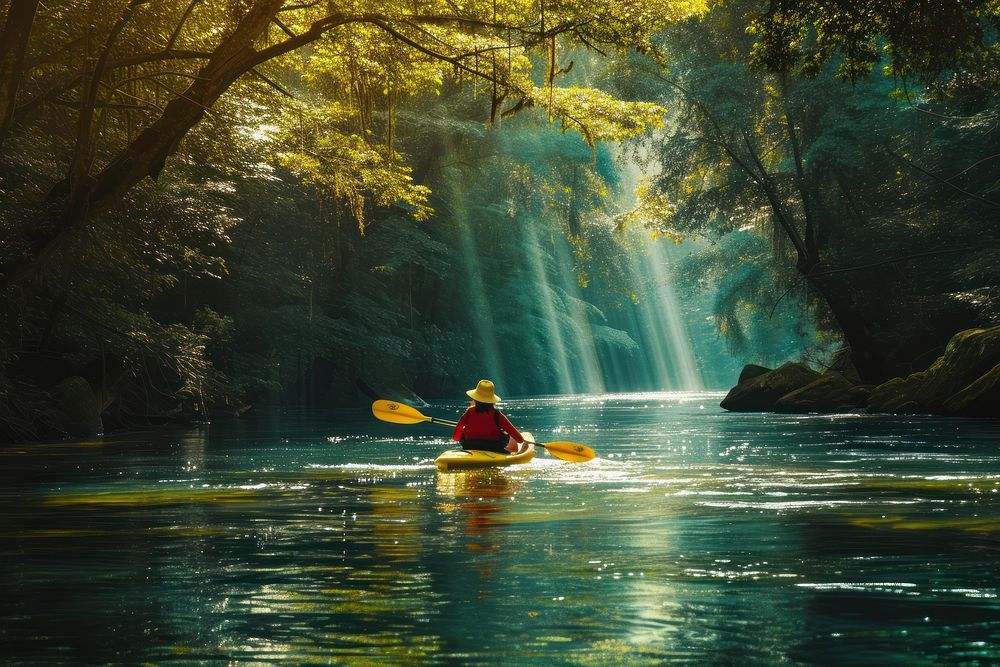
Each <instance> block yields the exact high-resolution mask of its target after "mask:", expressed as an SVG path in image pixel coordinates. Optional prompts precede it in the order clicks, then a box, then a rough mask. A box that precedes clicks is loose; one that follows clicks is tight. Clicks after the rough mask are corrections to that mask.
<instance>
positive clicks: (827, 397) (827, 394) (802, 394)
mask: <svg viewBox="0 0 1000 667" xmlns="http://www.w3.org/2000/svg"><path fill="white" fill-rule="evenodd" d="M854 389H855V387H854V385H853V384H851V383H850V382H849V381H848V380H847V378H845V377H844V376H843V375H841V374H840V373H834V372H829V373H824V374H823V375H821V376H820V377H819V378H817V379H816V380H814V381H813V382H810V383H809V384H807V385H806V386H804V387H801V388H799V389H796V390H795V391H792V392H790V393H787V394H785V395H784V396H782V397H781V398H779V399H778V400H777V402H775V404H774V411H775V412H842V411H844V410H851V409H854V408H857V407H860V406H862V405H864V404H865V398H866V396H865V395H863V394H859V393H858V392H853V390H854Z"/></svg>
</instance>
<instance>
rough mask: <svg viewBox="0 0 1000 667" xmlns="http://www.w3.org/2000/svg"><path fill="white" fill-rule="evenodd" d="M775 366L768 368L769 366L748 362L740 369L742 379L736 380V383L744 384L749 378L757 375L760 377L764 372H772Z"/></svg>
mask: <svg viewBox="0 0 1000 667" xmlns="http://www.w3.org/2000/svg"><path fill="white" fill-rule="evenodd" d="M773 370H774V369H773V368H768V367H767V366H758V365H757V364H747V365H746V366H744V367H743V370H742V371H740V379H739V380H737V381H736V384H743V383H744V382H746V381H747V380H752V379H754V378H755V377H759V376H761V375H763V374H764V373H770V372H771V371H773Z"/></svg>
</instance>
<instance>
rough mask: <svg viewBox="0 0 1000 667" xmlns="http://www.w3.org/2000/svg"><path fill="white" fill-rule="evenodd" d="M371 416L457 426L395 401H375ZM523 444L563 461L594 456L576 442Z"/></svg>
mask: <svg viewBox="0 0 1000 667" xmlns="http://www.w3.org/2000/svg"><path fill="white" fill-rule="evenodd" d="M372 414H373V415H375V417H376V418H378V419H381V420H382V421H387V422H392V423H394V424H421V423H423V422H430V423H432V424H440V425H441V426H447V427H449V428H454V427H455V426H458V422H454V421H451V420H450V419H438V418H437V417H428V416H427V415H425V414H422V413H421V412H420V411H419V410H417V409H416V408H413V407H410V406H409V405H406V404H404V403H399V402H397V401H386V400H382V399H379V400H377V401H375V402H374V403H372ZM525 442H527V443H528V444H531V445H535V446H536V447H542V448H543V449H545V451H547V452H548V453H549V454H552V456H555V457H556V458H559V459H562V460H563V461H574V462H581V461H589V460H591V459H592V458H594V456H595V452H594V450H593V449H591V448H590V447H587V446H586V445H581V444H579V443H577V442H550V443H543V442H533V441H531V440H525Z"/></svg>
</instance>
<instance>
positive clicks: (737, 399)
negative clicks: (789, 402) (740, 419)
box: [719, 362, 820, 412]
mask: <svg viewBox="0 0 1000 667" xmlns="http://www.w3.org/2000/svg"><path fill="white" fill-rule="evenodd" d="M819 377H820V374H819V373H817V372H816V371H814V370H813V369H811V368H809V367H808V366H806V365H805V364H801V363H797V362H788V363H786V364H783V365H781V366H779V367H778V368H775V369H774V370H773V371H769V372H767V373H763V374H762V375H758V376H756V377H753V378H751V379H749V380H747V381H745V382H741V383H740V384H738V385H736V386H735V387H733V388H732V389H730V390H729V393H728V394H726V397H725V398H724V399H722V403H720V404H719V405H721V406H722V407H723V408H725V409H726V410H733V411H735V412H759V411H764V410H772V409H773V408H774V404H775V403H776V402H777V401H778V399H779V398H781V397H782V396H784V395H785V394H790V393H791V392H793V391H795V390H796V389H799V388H801V387H804V386H806V385H807V384H809V383H811V382H814V381H816V380H818V379H819Z"/></svg>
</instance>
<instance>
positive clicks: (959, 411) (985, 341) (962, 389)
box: [720, 326, 1000, 418]
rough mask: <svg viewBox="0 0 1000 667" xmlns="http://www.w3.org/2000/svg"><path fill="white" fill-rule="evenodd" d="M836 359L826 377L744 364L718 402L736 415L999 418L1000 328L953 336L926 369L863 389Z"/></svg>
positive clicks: (842, 359)
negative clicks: (864, 412) (862, 412)
mask: <svg viewBox="0 0 1000 667" xmlns="http://www.w3.org/2000/svg"><path fill="white" fill-rule="evenodd" d="M846 357H847V355H838V358H836V359H835V360H834V363H833V364H831V368H829V369H827V370H826V371H825V372H822V373H821V372H819V371H816V370H814V369H812V368H810V367H808V366H807V365H805V364H803V363H798V362H789V363H786V364H784V365H782V366H780V367H778V368H775V369H770V368H765V367H763V366H756V365H753V364H751V365H748V366H746V367H745V368H744V369H743V372H742V373H741V374H740V378H739V380H738V382H737V384H736V386H735V387H733V388H732V389H731V390H730V391H729V393H728V394H727V395H726V397H725V398H724V399H723V400H722V402H721V403H720V405H721V406H722V407H723V408H725V409H726V410H731V411H734V412H761V411H762V412H768V411H771V412H786V413H807V412H843V411H851V410H867V411H868V412H873V413H888V414H904V415H905V414H933V415H943V416H949V417H994V418H1000V326H996V327H990V328H986V329H968V330H966V331H961V332H959V333H957V334H955V335H954V336H953V337H952V338H951V340H950V341H949V342H948V346H947V348H945V351H944V353H943V354H942V355H941V356H940V357H938V359H937V360H936V361H935V362H934V363H933V364H931V366H930V367H929V368H927V370H924V371H920V372H917V373H912V374H910V375H908V376H907V377H905V378H902V377H896V378H892V379H890V380H888V381H886V382H883V383H881V384H878V385H871V384H864V383H863V382H861V380H860V378H859V377H858V375H857V373H856V372H855V371H854V370H853V368H852V367H851V365H850V363H849V361H848V360H847V358H846Z"/></svg>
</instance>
